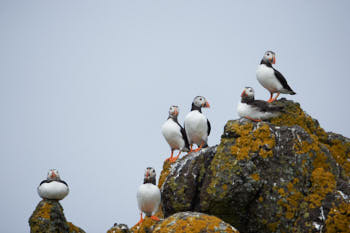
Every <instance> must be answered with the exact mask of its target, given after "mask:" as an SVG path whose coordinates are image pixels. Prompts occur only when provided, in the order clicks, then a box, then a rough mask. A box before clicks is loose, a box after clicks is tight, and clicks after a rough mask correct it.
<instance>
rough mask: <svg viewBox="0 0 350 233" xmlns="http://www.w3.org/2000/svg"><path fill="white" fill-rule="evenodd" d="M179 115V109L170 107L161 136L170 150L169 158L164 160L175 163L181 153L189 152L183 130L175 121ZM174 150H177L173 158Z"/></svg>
mask: <svg viewBox="0 0 350 233" xmlns="http://www.w3.org/2000/svg"><path fill="white" fill-rule="evenodd" d="M178 115H179V107H178V106H171V107H170V109H169V117H168V120H167V121H166V122H165V123H164V124H163V125H162V134H163V136H164V138H165V139H166V141H167V142H168V144H169V146H170V148H171V156H170V158H168V159H166V160H169V161H170V162H175V161H176V160H177V159H178V158H179V156H180V154H181V152H182V151H189V145H188V141H187V136H186V132H185V129H184V128H182V126H181V125H180V124H179V122H178V121H177V116H178ZM174 150H179V153H178V155H177V156H176V157H175V158H174V157H173V154H174Z"/></svg>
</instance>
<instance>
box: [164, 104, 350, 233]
mask: <svg viewBox="0 0 350 233" xmlns="http://www.w3.org/2000/svg"><path fill="white" fill-rule="evenodd" d="M278 104H281V105H284V106H285V113H283V114H281V115H280V116H279V117H278V118H275V119H272V120H271V121H270V122H259V123H255V122H250V121H249V120H245V119H240V120H232V121H228V122H227V124H226V126H225V129H224V133H223V135H222V138H221V143H220V145H219V146H218V147H217V148H216V147H212V148H209V149H207V150H203V151H202V152H199V153H193V154H190V155H189V156H187V157H185V158H182V159H180V160H178V161H177V162H176V163H174V164H173V165H172V166H171V167H170V168H168V171H166V172H167V174H168V175H167V177H166V178H165V179H164V180H165V181H164V184H163V186H162V204H163V210H164V215H165V217H167V216H169V215H171V214H173V213H176V212H181V211H198V212H203V213H207V214H211V215H215V216H217V217H219V218H221V219H223V220H224V221H225V222H228V223H230V224H231V225H233V226H235V227H237V228H238V230H239V231H240V232H320V231H323V232H347V231H349V223H350V216H349V214H348V213H349V195H350V185H349V181H350V179H349V177H350V176H349V174H350V140H349V139H347V138H345V137H343V136H341V135H338V134H334V133H326V132H325V131H324V130H323V129H322V128H321V127H320V125H319V124H318V122H317V120H314V119H313V118H311V117H310V116H309V115H307V114H306V113H305V112H304V111H303V110H302V109H301V108H300V106H299V104H297V103H294V102H292V101H287V100H285V99H282V100H281V101H278Z"/></svg>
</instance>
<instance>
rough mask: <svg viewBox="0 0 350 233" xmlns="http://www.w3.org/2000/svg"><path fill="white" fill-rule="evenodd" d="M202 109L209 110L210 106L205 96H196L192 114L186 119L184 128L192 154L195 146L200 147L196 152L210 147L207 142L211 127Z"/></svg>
mask: <svg viewBox="0 0 350 233" xmlns="http://www.w3.org/2000/svg"><path fill="white" fill-rule="evenodd" d="M202 107H203V108H209V107H210V105H209V103H208V101H207V100H206V99H205V98H204V97H203V96H196V97H195V98H194V100H193V102H192V108H191V112H189V113H188V114H187V116H186V117H185V122H184V126H185V131H186V134H187V139H188V143H189V145H190V152H192V151H193V150H192V146H193V144H197V146H198V148H197V149H196V150H195V151H199V150H200V149H201V148H204V147H207V146H208V144H207V142H208V136H209V134H210V130H211V126H210V122H209V120H208V119H207V118H206V117H205V116H204V115H203V114H202Z"/></svg>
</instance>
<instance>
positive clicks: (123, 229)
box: [107, 223, 130, 233]
mask: <svg viewBox="0 0 350 233" xmlns="http://www.w3.org/2000/svg"><path fill="white" fill-rule="evenodd" d="M107 233H130V230H129V228H128V226H127V225H126V224H118V223H114V225H113V227H111V229H109V230H108V231H107Z"/></svg>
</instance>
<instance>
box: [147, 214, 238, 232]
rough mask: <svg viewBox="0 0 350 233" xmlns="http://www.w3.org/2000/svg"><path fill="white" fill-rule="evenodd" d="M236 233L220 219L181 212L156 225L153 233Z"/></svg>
mask: <svg viewBox="0 0 350 233" xmlns="http://www.w3.org/2000/svg"><path fill="white" fill-rule="evenodd" d="M175 232H186V233H201V232H207V233H214V232H225V233H230V232H231V233H238V231H237V230H236V229H235V228H234V227H232V226H231V225H229V224H227V223H225V222H224V221H222V220H221V219H219V218H217V217H215V216H210V215H206V214H201V213H194V212H182V213H177V214H174V215H172V216H170V217H168V218H167V219H165V220H164V221H163V222H161V223H160V224H158V225H156V227H155V229H154V230H153V233H175Z"/></svg>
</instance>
